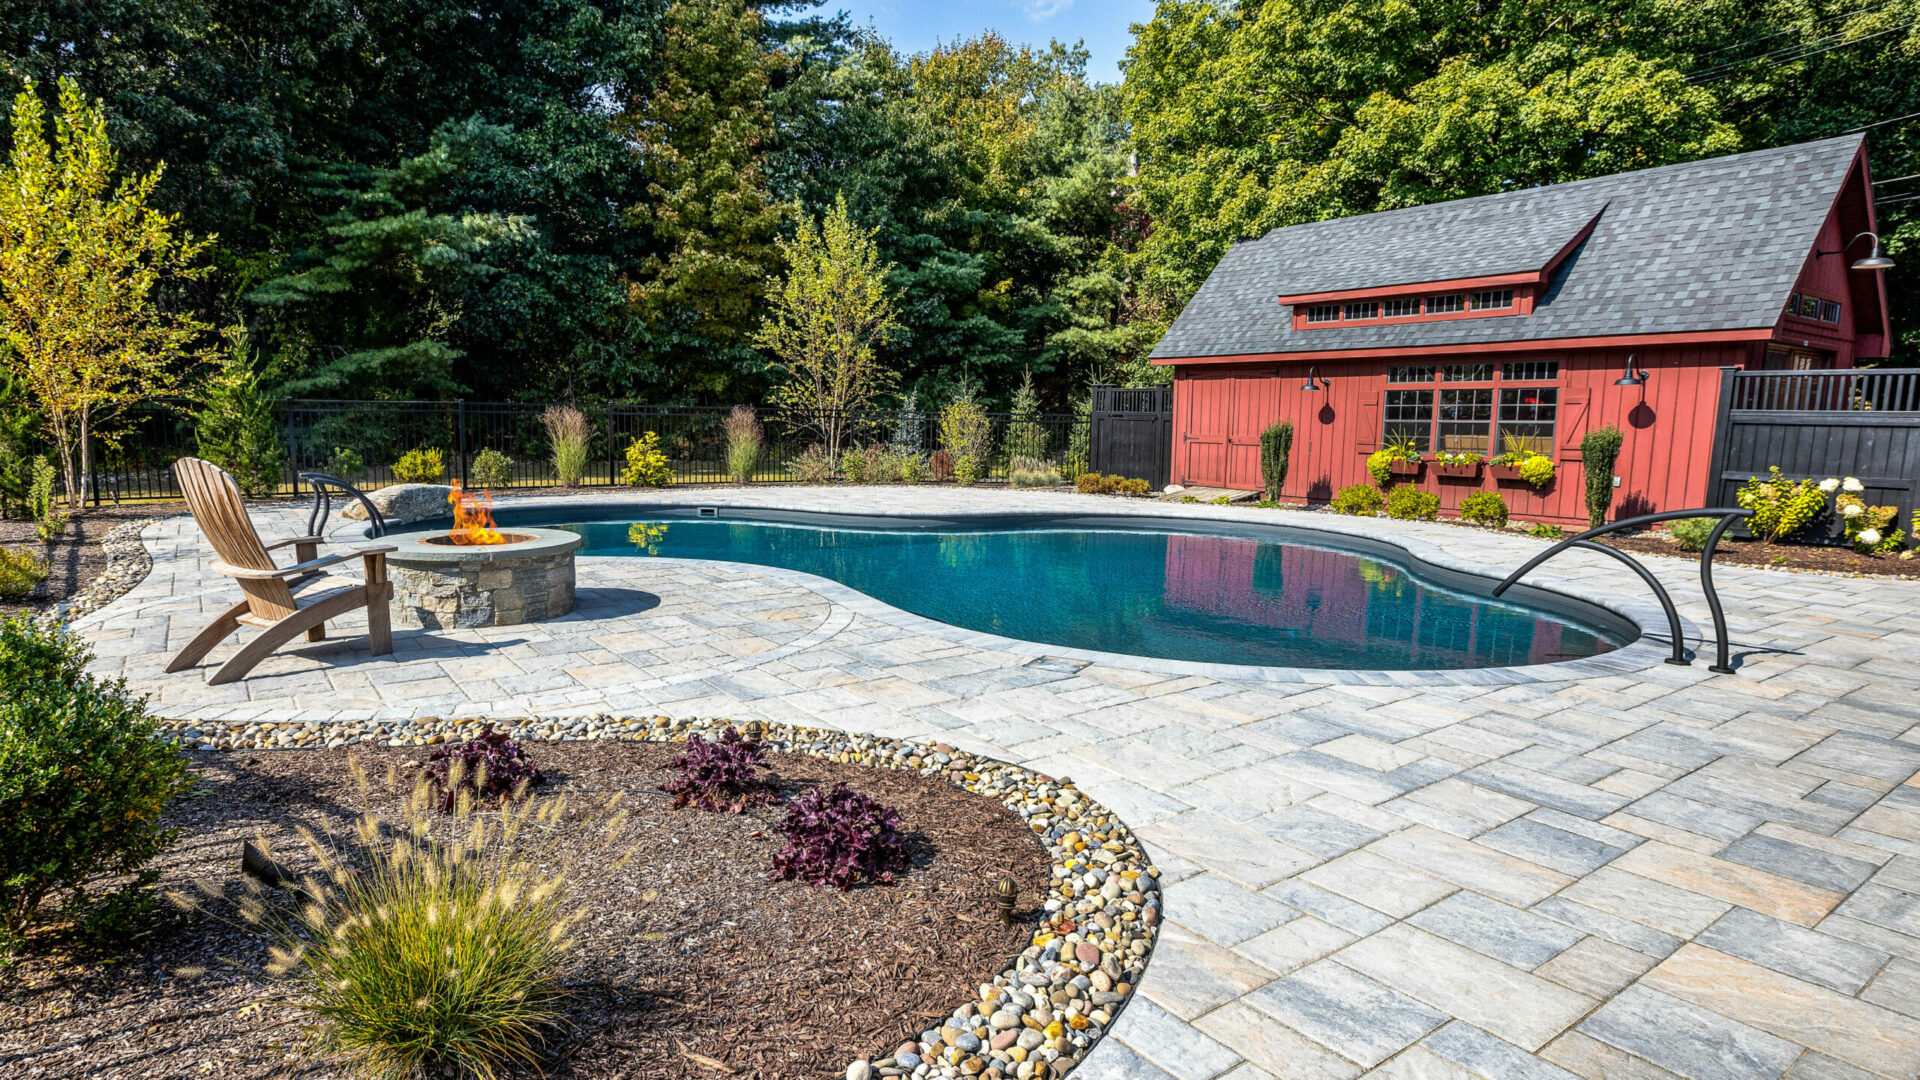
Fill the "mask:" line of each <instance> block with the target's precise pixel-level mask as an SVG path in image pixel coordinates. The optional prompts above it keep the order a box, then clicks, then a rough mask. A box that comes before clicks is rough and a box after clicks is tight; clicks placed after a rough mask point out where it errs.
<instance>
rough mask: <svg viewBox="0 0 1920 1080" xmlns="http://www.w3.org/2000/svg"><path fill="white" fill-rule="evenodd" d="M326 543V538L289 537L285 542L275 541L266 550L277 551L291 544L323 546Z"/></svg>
mask: <svg viewBox="0 0 1920 1080" xmlns="http://www.w3.org/2000/svg"><path fill="white" fill-rule="evenodd" d="M326 542H327V538H326V537H324V536H290V537H288V538H286V539H285V540H275V541H274V542H273V543H271V544H268V545H267V550H268V551H278V550H280V549H281V548H283V547H288V546H290V545H293V544H324V543H326Z"/></svg>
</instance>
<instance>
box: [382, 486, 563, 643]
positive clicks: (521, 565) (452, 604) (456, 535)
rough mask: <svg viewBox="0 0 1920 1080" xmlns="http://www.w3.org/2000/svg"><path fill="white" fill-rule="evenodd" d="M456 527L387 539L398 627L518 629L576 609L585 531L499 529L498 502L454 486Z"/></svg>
mask: <svg viewBox="0 0 1920 1080" xmlns="http://www.w3.org/2000/svg"><path fill="white" fill-rule="evenodd" d="M447 501H448V502H450V503H452V504H453V517H454V524H453V528H452V529H450V530H448V531H447V532H444V533H419V532H416V533H399V534H390V535H388V536H386V537H383V538H382V539H383V541H384V542H385V543H389V544H392V545H393V546H394V548H395V549H396V550H395V551H394V552H393V553H392V554H390V555H388V556H387V567H388V570H389V571H390V573H391V575H392V578H393V618H394V622H395V623H396V624H397V625H400V626H404V627H411V628H417V629H426V630H464V629H469V628H472V627H476V626H511V625H513V624H515V623H528V622H539V621H541V620H542V619H554V618H558V617H560V616H562V615H565V614H567V613H568V612H570V611H572V610H573V553H574V550H575V549H576V548H578V547H579V546H580V544H581V538H580V535H579V534H578V533H570V532H567V531H565V530H563V529H515V530H513V531H512V532H503V531H501V530H500V529H498V528H496V527H495V526H494V523H493V513H492V500H491V499H490V498H488V496H487V495H486V493H484V492H483V493H481V495H480V496H478V497H477V498H476V497H475V496H474V495H473V494H472V493H470V492H465V491H462V490H460V486H459V485H458V484H456V485H454V488H453V492H452V494H451V495H450V496H449V497H448V500H447Z"/></svg>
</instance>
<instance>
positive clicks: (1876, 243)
mask: <svg viewBox="0 0 1920 1080" xmlns="http://www.w3.org/2000/svg"><path fill="white" fill-rule="evenodd" d="M1861 236H1871V237H1873V250H1872V251H1870V252H1868V253H1867V257H1866V258H1864V259H1861V260H1859V261H1857V262H1855V263H1854V264H1853V267H1852V269H1855V270H1891V269H1893V260H1892V259H1889V258H1887V257H1886V256H1885V255H1882V254H1880V234H1879V233H1874V232H1863V233H1861V234H1860V235H1859V236H1856V237H1854V238H1853V239H1852V240H1849V241H1847V242H1846V243H1844V244H1841V245H1840V249H1839V250H1838V251H1821V250H1819V249H1817V248H1816V249H1815V250H1814V254H1815V255H1842V254H1845V253H1846V250H1847V249H1848V248H1850V247H1852V246H1853V245H1854V244H1855V243H1857V242H1858V241H1859V240H1860V237H1861Z"/></svg>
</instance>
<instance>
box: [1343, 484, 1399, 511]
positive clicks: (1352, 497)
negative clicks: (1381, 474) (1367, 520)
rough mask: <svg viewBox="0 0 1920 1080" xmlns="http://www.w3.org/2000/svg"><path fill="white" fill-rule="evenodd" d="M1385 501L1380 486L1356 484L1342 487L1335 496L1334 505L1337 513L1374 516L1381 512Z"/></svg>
mask: <svg viewBox="0 0 1920 1080" xmlns="http://www.w3.org/2000/svg"><path fill="white" fill-rule="evenodd" d="M1385 502H1386V496H1384V495H1382V494H1380V489H1379V488H1377V487H1374V486H1373V485H1372V484H1355V485H1353V486H1352V487H1345V488H1341V489H1340V493H1339V494H1337V495H1335V496H1334V497H1333V503H1332V506H1333V512H1334V513H1336V514H1355V515H1359V516H1362V517H1372V516H1373V515H1375V514H1377V513H1379V512H1380V507H1381V505H1382V504H1383V503H1385Z"/></svg>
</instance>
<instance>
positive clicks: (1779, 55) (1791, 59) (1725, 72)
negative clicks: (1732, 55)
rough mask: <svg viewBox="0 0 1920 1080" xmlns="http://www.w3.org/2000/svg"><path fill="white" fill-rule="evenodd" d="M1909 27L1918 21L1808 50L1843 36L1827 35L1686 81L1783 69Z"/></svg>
mask: <svg viewBox="0 0 1920 1080" xmlns="http://www.w3.org/2000/svg"><path fill="white" fill-rule="evenodd" d="M1910 26H1920V19H1912V20H1909V21H1907V22H1903V23H1899V24H1897V25H1894V26H1889V27H1887V28H1886V29H1885V30H1878V31H1875V32H1874V33H1871V34H1867V35H1864V36H1862V37H1857V38H1852V39H1850V40H1846V41H1840V42H1836V43H1835V44H1832V45H1828V46H1826V47H1825V48H1820V49H1812V48H1808V46H1811V45H1816V44H1819V43H1821V42H1826V41H1833V39H1834V38H1837V37H1841V36H1843V35H1840V34H1829V35H1827V36H1826V37H1823V38H1816V39H1815V40H1813V41H1810V42H1804V43H1802V44H1800V45H1795V46H1791V47H1789V48H1785V49H1780V50H1777V51H1775V52H1771V53H1763V54H1761V55H1759V56H1755V57H1750V58H1748V59H1746V60H1736V61H1734V62H1733V63H1731V64H1722V65H1720V66H1718V67H1712V68H1708V69H1707V70H1706V71H1702V72H1696V73H1694V74H1691V75H1688V76H1687V81H1688V82H1691V83H1695V84H1699V83H1710V82H1719V81H1720V80H1721V79H1725V78H1731V77H1732V76H1733V75H1734V74H1735V73H1736V72H1737V70H1738V69H1739V68H1743V67H1746V66H1747V65H1749V64H1757V63H1760V62H1762V61H1767V62H1768V66H1769V67H1784V66H1786V65H1787V64H1797V63H1799V62H1800V61H1802V60H1809V59H1812V58H1813V57H1816V56H1819V55H1821V54H1823V53H1830V52H1832V51H1834V50H1835V49H1844V48H1847V47H1848V46H1851V45H1858V44H1861V43H1862V42H1866V41H1872V40H1873V39H1874V38H1877V37H1885V36H1886V35H1888V34H1892V33H1897V32H1898V31H1901V30H1905V29H1907V28H1908V27H1910ZM1796 49H1800V50H1803V51H1800V52H1795V51H1794V50H1796ZM1789 53H1792V54H1793V55H1788V54H1789Z"/></svg>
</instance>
